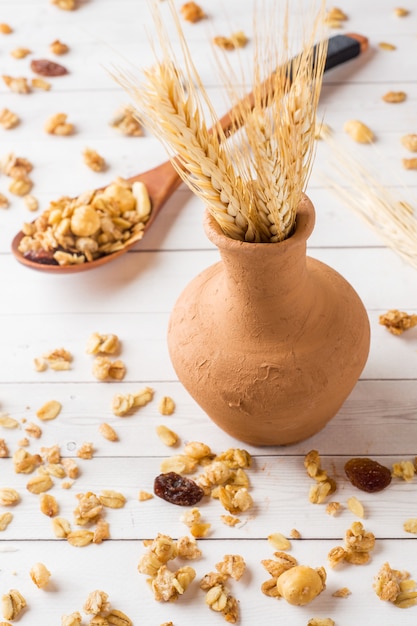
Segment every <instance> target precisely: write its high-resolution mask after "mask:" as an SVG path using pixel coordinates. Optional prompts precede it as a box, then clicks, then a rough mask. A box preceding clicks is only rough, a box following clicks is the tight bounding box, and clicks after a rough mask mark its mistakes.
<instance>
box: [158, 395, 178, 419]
mask: <svg viewBox="0 0 417 626" xmlns="http://www.w3.org/2000/svg"><path fill="white" fill-rule="evenodd" d="M158 411H159V412H160V414H161V415H172V414H173V413H174V411H175V402H174V400H173V399H172V398H170V397H169V396H164V397H163V398H161V399H160V401H159V404H158Z"/></svg>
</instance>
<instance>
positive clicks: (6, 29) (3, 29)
mask: <svg viewBox="0 0 417 626" xmlns="http://www.w3.org/2000/svg"><path fill="white" fill-rule="evenodd" d="M12 32H13V28H12V27H11V26H10V25H9V24H6V23H5V22H2V23H1V24H0V33H1V34H2V35H10V34H11V33H12Z"/></svg>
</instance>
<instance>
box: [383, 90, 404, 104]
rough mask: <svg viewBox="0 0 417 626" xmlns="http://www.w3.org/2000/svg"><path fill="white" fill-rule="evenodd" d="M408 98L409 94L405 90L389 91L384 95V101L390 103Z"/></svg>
mask: <svg viewBox="0 0 417 626" xmlns="http://www.w3.org/2000/svg"><path fill="white" fill-rule="evenodd" d="M406 98H407V94H406V93H405V91H388V92H387V93H386V94H384V95H383V96H382V99H383V101H384V102H389V103H390V104H391V103H392V104H397V103H399V102H404V100H405V99H406Z"/></svg>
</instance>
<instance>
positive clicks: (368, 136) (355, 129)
mask: <svg viewBox="0 0 417 626" xmlns="http://www.w3.org/2000/svg"><path fill="white" fill-rule="evenodd" d="M343 128H344V130H345V131H346V133H347V134H348V135H349V137H351V139H353V140H354V141H356V142H358V143H372V142H373V141H374V139H375V137H374V134H373V132H372V130H371V129H370V128H369V127H368V126H366V124H364V123H363V122H360V121H359V120H349V121H347V122H345V125H344V127H343Z"/></svg>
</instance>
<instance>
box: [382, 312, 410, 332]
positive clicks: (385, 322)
mask: <svg viewBox="0 0 417 626" xmlns="http://www.w3.org/2000/svg"><path fill="white" fill-rule="evenodd" d="M379 323H380V324H381V325H382V326H385V328H386V329H387V330H389V332H390V333H392V334H393V335H402V333H403V332H404V331H405V330H409V329H410V328H414V326H417V315H410V314H408V313H405V312H404V311H398V309H391V310H390V311H387V312H386V313H384V314H383V315H380V316H379Z"/></svg>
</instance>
